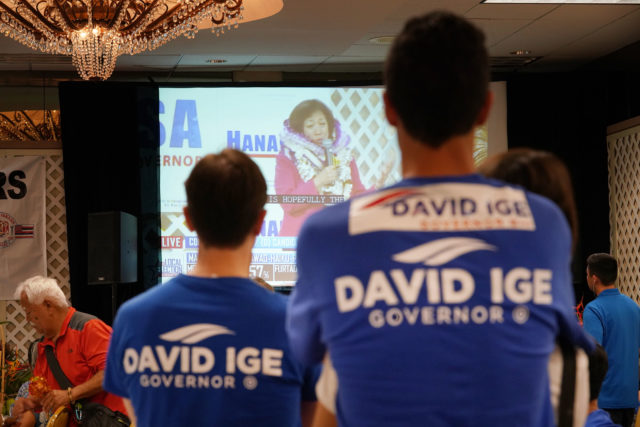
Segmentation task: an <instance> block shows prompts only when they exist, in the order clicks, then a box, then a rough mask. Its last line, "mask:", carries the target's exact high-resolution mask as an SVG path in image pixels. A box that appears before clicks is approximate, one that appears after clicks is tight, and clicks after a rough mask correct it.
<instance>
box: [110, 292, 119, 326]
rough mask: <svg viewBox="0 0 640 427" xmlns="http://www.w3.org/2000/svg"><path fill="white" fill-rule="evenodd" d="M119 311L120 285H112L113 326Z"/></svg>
mask: <svg viewBox="0 0 640 427" xmlns="http://www.w3.org/2000/svg"><path fill="white" fill-rule="evenodd" d="M117 309H118V284H117V283H112V284H111V326H113V322H114V321H115V320H116V310H117Z"/></svg>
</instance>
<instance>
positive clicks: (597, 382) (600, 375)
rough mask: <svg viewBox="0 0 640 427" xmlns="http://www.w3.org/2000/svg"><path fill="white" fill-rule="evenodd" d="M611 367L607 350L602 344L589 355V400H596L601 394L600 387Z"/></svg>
mask: <svg viewBox="0 0 640 427" xmlns="http://www.w3.org/2000/svg"><path fill="white" fill-rule="evenodd" d="M608 369H609V360H608V358H607V352H606V351H605V350H604V348H603V347H602V346H601V345H600V344H597V345H596V349H595V350H594V351H593V352H592V353H591V354H590V355H589V390H590V391H589V400H595V399H597V398H598V395H599V394H600V387H602V382H603V381H604V377H605V376H606V375H607V370H608Z"/></svg>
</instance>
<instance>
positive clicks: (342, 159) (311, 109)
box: [275, 99, 365, 236]
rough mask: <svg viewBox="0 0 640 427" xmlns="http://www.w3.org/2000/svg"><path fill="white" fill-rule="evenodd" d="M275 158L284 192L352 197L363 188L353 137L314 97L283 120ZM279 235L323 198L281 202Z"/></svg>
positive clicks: (289, 232)
mask: <svg viewBox="0 0 640 427" xmlns="http://www.w3.org/2000/svg"><path fill="white" fill-rule="evenodd" d="M280 139H281V141H282V149H281V150H280V153H279V154H278V157H277V163H276V177H275V179H276V183H275V184H276V192H277V194H280V195H309V196H314V195H315V196H318V195H333V196H342V197H343V198H344V199H348V198H349V197H352V196H354V195H356V194H358V193H361V192H363V191H364V190H365V188H364V185H362V182H361V181H360V175H359V173H358V167H357V166H356V162H355V161H354V159H353V156H352V150H351V148H349V141H350V138H349V136H348V135H346V134H345V133H344V131H343V130H342V128H341V126H340V122H339V121H338V120H337V119H336V118H334V117H333V114H332V113H331V110H329V108H328V107H327V106H326V105H325V104H323V103H322V102H320V101H318V100H316V99H310V100H306V101H303V102H301V103H300V104H298V105H297V106H296V107H295V108H294V109H293V111H291V114H290V116H289V119H287V120H285V121H284V129H283V131H282V134H281V135H280ZM281 206H282V209H283V210H284V219H283V221H282V228H281V230H280V235H281V236H295V235H297V234H298V231H299V229H300V226H301V225H302V223H303V222H304V220H305V219H306V218H307V217H308V216H309V215H310V214H311V213H313V212H315V211H317V210H319V209H321V208H322V207H323V205H321V204H317V203H316V204H313V203H312V204H286V203H283V204H282V205H281Z"/></svg>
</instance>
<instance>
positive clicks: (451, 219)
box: [287, 12, 595, 427]
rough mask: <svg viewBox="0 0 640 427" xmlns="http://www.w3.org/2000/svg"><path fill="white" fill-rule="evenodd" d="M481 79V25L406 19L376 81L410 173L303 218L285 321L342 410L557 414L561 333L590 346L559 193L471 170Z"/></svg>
mask: <svg viewBox="0 0 640 427" xmlns="http://www.w3.org/2000/svg"><path fill="white" fill-rule="evenodd" d="M488 82H489V67H488V55H487V51H486V48H485V46H484V35H483V34H482V32H481V31H480V30H478V29H477V28H475V27H474V26H472V25H471V24H470V23H469V22H467V21H465V20H464V19H463V18H460V17H458V16H455V15H452V14H449V13H447V12H434V13H431V14H428V15H425V16H422V17H419V18H414V19H412V20H410V21H409V22H408V23H407V24H406V25H405V27H404V29H403V31H402V32H401V34H400V35H399V36H398V37H397V38H396V39H395V41H394V44H393V46H392V48H391V51H390V53H389V57H388V59H387V63H386V69H385V86H386V93H385V95H384V102H385V112H386V116H387V119H388V120H389V122H390V123H391V124H392V125H394V126H395V127H396V129H397V132H398V141H399V146H400V150H401V152H402V168H403V177H404V179H403V180H402V181H401V182H400V183H398V184H396V185H394V186H392V187H390V188H386V189H383V190H380V191H378V192H376V193H373V194H369V195H365V196H362V197H357V198H355V199H352V200H350V201H349V202H347V203H343V204H338V205H335V206H332V207H329V208H327V209H325V210H322V211H320V212H318V213H317V214H315V215H313V216H311V217H310V219H308V220H307V222H306V223H305V224H304V225H303V227H302V231H301V234H300V236H299V239H298V248H297V250H298V258H297V259H298V282H297V285H296V287H295V289H294V291H293V295H292V299H291V300H290V307H289V312H288V317H287V331H288V333H289V339H290V341H291V344H292V350H293V351H294V352H295V353H296V354H297V355H298V356H299V357H300V358H301V360H303V361H304V362H305V363H312V362H317V361H320V360H322V358H323V357H324V356H325V353H327V352H328V353H329V355H330V357H331V361H332V363H333V366H334V367H335V371H336V373H337V377H338V380H337V383H338V392H337V397H336V412H337V418H338V424H339V425H340V426H347V427H350V426H365V427H366V426H390V425H394V426H516V425H517V426H551V425H553V423H554V421H553V411H552V408H551V403H550V397H549V382H548V376H547V360H548V357H549V354H550V353H551V351H552V350H553V348H554V344H555V340H556V338H557V337H558V336H560V335H562V336H564V337H566V338H567V339H568V340H569V341H570V342H572V343H575V344H579V345H580V346H582V347H583V348H585V349H586V350H587V351H592V350H593V348H594V345H595V343H594V342H593V340H592V339H591V338H590V337H588V336H587V335H586V334H585V333H584V331H583V330H582V328H581V327H580V326H579V325H578V323H577V319H576V316H575V314H574V310H573V304H574V301H573V288H572V285H571V277H570V271H569V265H570V253H571V233H570V231H569V228H568V225H567V221H566V219H565V217H564V215H563V214H562V212H561V211H560V209H559V208H558V207H557V206H556V205H554V204H553V203H551V202H550V201H549V200H548V199H545V198H543V197H540V196H537V195H535V194H532V193H529V192H526V191H524V190H523V189H522V188H519V187H515V186H509V185H506V184H504V183H501V182H498V181H495V180H491V179H486V178H483V177H481V176H479V175H476V174H475V173H474V171H475V168H474V163H473V139H474V129H475V128H476V127H477V126H480V125H482V124H484V123H485V122H486V119H487V116H488V114H489V109H490V106H491V102H492V95H491V93H490V92H489V90H488V86H489V84H488Z"/></svg>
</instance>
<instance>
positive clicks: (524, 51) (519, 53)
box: [509, 49, 531, 56]
mask: <svg viewBox="0 0 640 427" xmlns="http://www.w3.org/2000/svg"><path fill="white" fill-rule="evenodd" d="M509 53H510V54H511V55H516V56H526V55H530V54H531V51H530V50H527V49H517V50H514V51H511V52H509Z"/></svg>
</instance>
